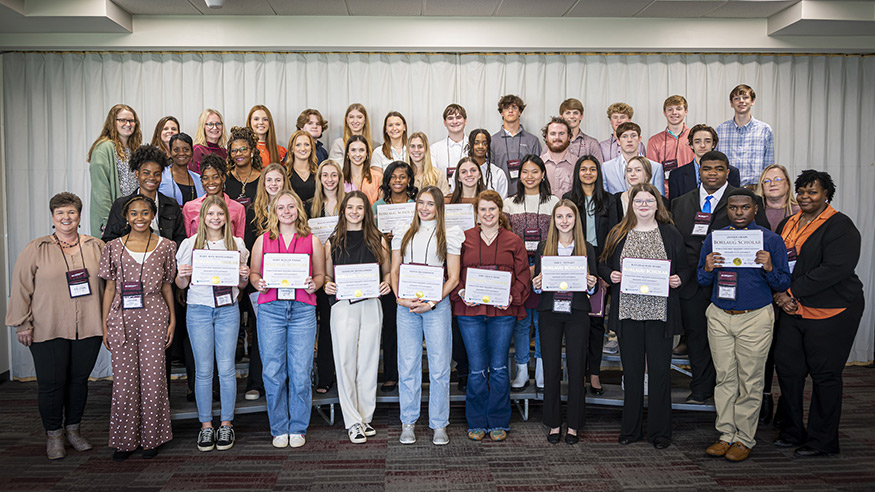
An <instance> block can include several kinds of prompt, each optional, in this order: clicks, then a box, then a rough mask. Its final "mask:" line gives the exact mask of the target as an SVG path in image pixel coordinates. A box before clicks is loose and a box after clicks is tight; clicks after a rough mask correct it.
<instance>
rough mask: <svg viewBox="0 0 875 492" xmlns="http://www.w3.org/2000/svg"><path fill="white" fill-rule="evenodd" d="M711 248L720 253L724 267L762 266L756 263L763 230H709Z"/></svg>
mask: <svg viewBox="0 0 875 492" xmlns="http://www.w3.org/2000/svg"><path fill="white" fill-rule="evenodd" d="M711 246H712V248H711V250H712V251H714V252H715V253H720V256H722V257H723V266H724V267H737V268H762V267H763V266H762V265H760V264H758V263H756V261H754V260H756V257H757V251H760V250H762V249H763V231H761V230H756V229H754V230H735V229H726V230H718V231H712V232H711Z"/></svg>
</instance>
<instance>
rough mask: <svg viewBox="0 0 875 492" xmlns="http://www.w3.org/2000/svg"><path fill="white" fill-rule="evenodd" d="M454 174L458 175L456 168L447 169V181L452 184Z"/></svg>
mask: <svg viewBox="0 0 875 492" xmlns="http://www.w3.org/2000/svg"><path fill="white" fill-rule="evenodd" d="M454 174H456V168H454V167H448V168H447V181H449V182H450V183H452V182H453V175H454Z"/></svg>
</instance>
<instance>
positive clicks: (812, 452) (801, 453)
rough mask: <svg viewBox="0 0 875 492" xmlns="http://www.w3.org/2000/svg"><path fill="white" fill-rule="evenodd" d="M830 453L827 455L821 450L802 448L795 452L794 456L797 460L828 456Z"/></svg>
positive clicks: (809, 447)
mask: <svg viewBox="0 0 875 492" xmlns="http://www.w3.org/2000/svg"><path fill="white" fill-rule="evenodd" d="M828 454H829V453H825V452H823V451H821V450H819V449H814V448H812V447H811V446H802V447H801V448H799V449H797V450H796V451H793V456H795V457H797V458H813V457H815V456H826V455H828Z"/></svg>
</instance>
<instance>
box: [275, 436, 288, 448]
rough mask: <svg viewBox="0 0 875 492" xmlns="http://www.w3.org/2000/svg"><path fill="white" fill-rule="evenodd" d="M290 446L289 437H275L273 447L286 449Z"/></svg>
mask: <svg viewBox="0 0 875 492" xmlns="http://www.w3.org/2000/svg"><path fill="white" fill-rule="evenodd" d="M288 445H289V435H288V434H283V435H281V436H273V447H275V448H284V447H286V446H288Z"/></svg>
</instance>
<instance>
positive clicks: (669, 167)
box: [662, 159, 678, 179]
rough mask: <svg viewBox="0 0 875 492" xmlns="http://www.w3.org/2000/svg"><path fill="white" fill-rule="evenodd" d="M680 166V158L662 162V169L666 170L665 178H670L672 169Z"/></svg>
mask: <svg viewBox="0 0 875 492" xmlns="http://www.w3.org/2000/svg"><path fill="white" fill-rule="evenodd" d="M677 168H678V160H677V159H671V160H668V161H665V162H663V163H662V170H663V172H665V179H668V175H669V174H671V172H672V171H674V170H675V169H677Z"/></svg>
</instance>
